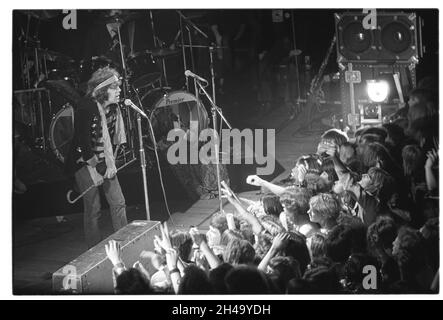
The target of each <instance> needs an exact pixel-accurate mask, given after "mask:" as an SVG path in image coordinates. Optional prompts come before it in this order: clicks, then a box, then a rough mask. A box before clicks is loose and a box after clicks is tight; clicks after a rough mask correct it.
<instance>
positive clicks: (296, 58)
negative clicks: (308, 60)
mask: <svg viewBox="0 0 443 320" xmlns="http://www.w3.org/2000/svg"><path fill="white" fill-rule="evenodd" d="M291 31H292V44H293V46H294V48H293V49H294V50H296V49H297V43H296V41H295V21H294V10H291ZM294 58H295V81H296V82H297V112H298V111H299V110H298V109H299V105H300V74H299V70H298V57H297V55H295V57H294Z"/></svg>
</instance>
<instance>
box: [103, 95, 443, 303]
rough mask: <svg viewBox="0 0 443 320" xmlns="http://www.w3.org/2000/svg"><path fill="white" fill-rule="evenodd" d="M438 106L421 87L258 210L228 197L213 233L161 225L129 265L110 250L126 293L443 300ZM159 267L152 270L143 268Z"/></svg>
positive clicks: (300, 168)
mask: <svg viewBox="0 0 443 320" xmlns="http://www.w3.org/2000/svg"><path fill="white" fill-rule="evenodd" d="M437 102H438V99H437V97H436V95H435V94H434V93H433V91H431V90H428V89H416V90H414V91H413V92H411V94H410V97H409V104H408V105H407V106H405V107H404V108H402V109H400V111H399V112H397V114H396V116H395V117H394V118H392V121H391V122H389V123H385V124H383V125H380V126H377V127H368V128H361V129H360V130H358V131H357V132H356V133H355V137H353V138H352V139H349V138H348V136H347V135H346V134H345V133H343V132H341V131H339V130H337V129H330V130H328V131H326V132H325V133H324V134H323V135H322V136H321V138H320V142H319V144H318V147H317V153H316V154H306V155H303V156H302V157H300V158H299V159H297V160H296V161H295V166H294V169H293V170H292V173H291V175H290V176H289V177H288V178H287V179H285V180H283V181H280V182H279V183H271V182H268V181H265V180H263V179H261V178H260V177H258V176H249V177H248V178H247V182H248V183H249V184H252V185H256V186H258V187H261V189H262V191H263V192H262V197H261V199H260V201H257V202H254V201H251V200H247V199H242V198H238V197H237V196H236V195H235V194H234V193H233V192H232V191H231V190H230V189H229V188H228V187H224V188H223V190H222V191H223V195H224V197H225V198H227V199H228V200H229V202H230V203H231V204H232V205H233V207H234V208H235V212H234V213H225V212H221V213H216V214H214V215H213V216H212V220H211V223H210V228H209V231H207V232H206V233H202V232H200V231H199V230H198V229H196V228H190V230H189V231H186V232H185V231H173V232H169V230H168V227H167V225H166V224H164V225H162V227H161V237H157V236H156V238H155V240H154V246H155V250H154V252H143V253H142V254H141V259H140V261H143V262H137V263H135V264H134V266H133V267H132V268H126V267H125V266H124V264H123V261H122V260H121V258H120V250H119V246H118V244H117V243H116V242H115V241H111V242H110V243H109V244H108V245H107V247H106V252H107V255H108V258H109V259H110V260H111V262H112V263H113V265H114V270H113V273H114V279H115V292H116V293H119V294H313V293H315V294H337V293H363V294H364V293H369V294H374V293H386V294H398V293H437V292H438V290H439V289H438V272H439V222H438V213H439V208H438V104H437ZM148 269H151V270H155V272H152V271H151V272H150V273H149V272H148V271H147V270H148Z"/></svg>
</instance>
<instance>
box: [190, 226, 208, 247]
mask: <svg viewBox="0 0 443 320" xmlns="http://www.w3.org/2000/svg"><path fill="white" fill-rule="evenodd" d="M189 234H190V235H191V238H192V241H193V242H194V243H195V244H196V245H197V246H198V247H200V245H201V244H202V242H204V241H206V240H205V236H204V235H203V234H200V232H199V231H198V230H197V229H196V228H191V230H189Z"/></svg>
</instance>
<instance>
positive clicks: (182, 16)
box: [176, 10, 209, 95]
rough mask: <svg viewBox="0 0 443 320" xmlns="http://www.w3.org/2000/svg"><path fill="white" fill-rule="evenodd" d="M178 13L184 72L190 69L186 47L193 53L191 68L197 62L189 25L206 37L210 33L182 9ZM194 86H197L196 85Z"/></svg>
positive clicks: (193, 67)
mask: <svg viewBox="0 0 443 320" xmlns="http://www.w3.org/2000/svg"><path fill="white" fill-rule="evenodd" d="M176 12H177V14H178V15H179V17H180V38H181V48H182V55H183V72H185V71H186V70H188V65H187V62H186V51H185V48H186V47H188V48H189V49H190V54H191V69H192V70H195V64H194V54H193V47H194V46H193V45H192V36H191V29H190V28H189V27H188V25H189V26H191V28H193V29H194V30H195V31H197V32H198V33H199V34H200V35H202V36H203V37H204V38H205V39H209V37H208V35H207V34H206V33H204V32H203V31H202V30H201V29H200V28H199V27H197V26H196V25H195V24H194V23H193V22H192V21H191V20H190V18H188V17H186V16H185V15H184V14H183V13H182V12H181V11H180V10H176ZM183 21H184V22H185V23H186V25H185V26H184V27H185V29H186V30H187V33H188V41H189V43H188V45H187V46H185V40H184V32H183ZM194 87H196V86H195V85H194ZM186 89H187V90H188V91H189V82H188V79H187V78H186ZM195 95H198V93H197V92H195Z"/></svg>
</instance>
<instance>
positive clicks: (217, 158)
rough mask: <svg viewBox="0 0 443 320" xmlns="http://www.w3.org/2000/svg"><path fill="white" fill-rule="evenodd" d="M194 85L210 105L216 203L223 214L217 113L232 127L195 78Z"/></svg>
mask: <svg viewBox="0 0 443 320" xmlns="http://www.w3.org/2000/svg"><path fill="white" fill-rule="evenodd" d="M194 81H195V83H196V84H197V85H198V86H199V87H200V89H201V90H202V91H203V93H204V94H205V95H206V97H207V98H208V100H209V102H210V103H211V114H212V124H213V126H214V129H213V132H214V139H215V165H216V169H217V188H218V201H219V205H220V212H223V203H222V198H221V181H220V155H219V149H220V140H219V137H217V135H218V134H217V131H218V129H217V113H218V114H219V115H220V117H221V119H222V121H224V122H225V123H226V125H227V126H228V128H229V129H232V126H231V125H230V123H229V122H228V120H226V118H225V116H224V115H223V113H222V111H221V109H220V108H219V107H217V105H216V104H215V103H214V101H213V100H212V99H211V97H210V96H209V94H208V93H207V92H206V90H205V88H204V87H203V86H202V84H201V83H200V81H199V80H198V79H196V78H194Z"/></svg>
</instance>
